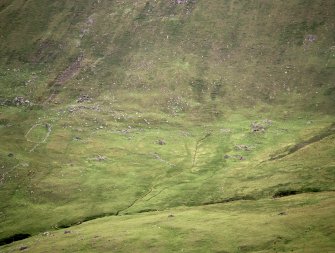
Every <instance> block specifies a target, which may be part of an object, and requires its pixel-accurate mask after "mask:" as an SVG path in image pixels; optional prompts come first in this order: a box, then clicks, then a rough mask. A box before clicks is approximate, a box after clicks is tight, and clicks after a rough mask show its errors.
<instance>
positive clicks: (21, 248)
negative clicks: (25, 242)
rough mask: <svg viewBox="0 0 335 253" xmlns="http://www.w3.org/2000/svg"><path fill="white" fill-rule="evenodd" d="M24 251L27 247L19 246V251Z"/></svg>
mask: <svg viewBox="0 0 335 253" xmlns="http://www.w3.org/2000/svg"><path fill="white" fill-rule="evenodd" d="M25 249H28V246H21V247H20V250H25Z"/></svg>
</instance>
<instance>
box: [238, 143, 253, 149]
mask: <svg viewBox="0 0 335 253" xmlns="http://www.w3.org/2000/svg"><path fill="white" fill-rule="evenodd" d="M235 149H236V150H244V151H251V150H252V148H251V147H249V146H247V145H244V144H240V145H235Z"/></svg>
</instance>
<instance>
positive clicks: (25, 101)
mask: <svg viewBox="0 0 335 253" xmlns="http://www.w3.org/2000/svg"><path fill="white" fill-rule="evenodd" d="M12 103H13V104H14V105H16V106H24V105H31V102H30V101H29V100H28V99H26V98H24V97H21V96H17V97H15V98H14V99H13V101H12Z"/></svg>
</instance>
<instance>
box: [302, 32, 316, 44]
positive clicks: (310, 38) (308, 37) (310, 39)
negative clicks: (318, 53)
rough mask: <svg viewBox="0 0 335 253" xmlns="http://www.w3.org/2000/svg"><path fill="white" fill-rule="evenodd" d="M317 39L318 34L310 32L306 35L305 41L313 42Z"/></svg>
mask: <svg viewBox="0 0 335 253" xmlns="http://www.w3.org/2000/svg"><path fill="white" fill-rule="evenodd" d="M316 39H317V36H316V35H315V34H308V35H306V37H305V42H309V43H313V42H315V41H316Z"/></svg>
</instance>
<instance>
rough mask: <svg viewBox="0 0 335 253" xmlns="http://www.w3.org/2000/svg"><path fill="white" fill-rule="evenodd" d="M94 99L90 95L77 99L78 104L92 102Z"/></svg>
mask: <svg viewBox="0 0 335 253" xmlns="http://www.w3.org/2000/svg"><path fill="white" fill-rule="evenodd" d="M91 101H92V98H91V97H90V96H88V95H82V96H80V97H79V98H78V99H77V103H83V102H91Z"/></svg>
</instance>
